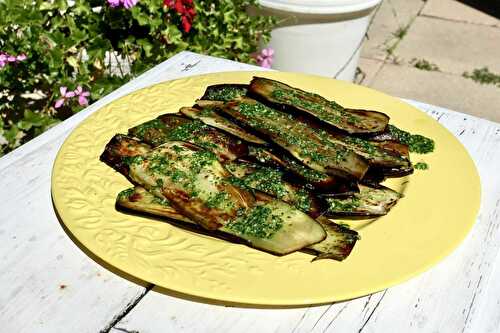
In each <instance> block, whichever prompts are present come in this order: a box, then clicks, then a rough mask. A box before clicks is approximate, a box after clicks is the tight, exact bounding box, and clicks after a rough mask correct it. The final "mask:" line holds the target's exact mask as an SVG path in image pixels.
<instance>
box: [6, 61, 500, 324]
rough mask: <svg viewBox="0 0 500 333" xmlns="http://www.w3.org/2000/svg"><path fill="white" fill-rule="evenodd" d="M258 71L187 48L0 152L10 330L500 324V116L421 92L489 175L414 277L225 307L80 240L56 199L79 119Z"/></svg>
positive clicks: (423, 106)
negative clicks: (175, 85)
mask: <svg viewBox="0 0 500 333" xmlns="http://www.w3.org/2000/svg"><path fill="white" fill-rule="evenodd" d="M259 69H261V68H257V67H254V66H249V65H245V64H240V63H236V62H231V61H227V60H222V59H218V58H212V57H207V56H201V55H198V54H194V53H189V52H183V53H180V54H178V55H176V56H175V57H172V58H171V59H169V60H167V61H165V62H164V63H162V64H160V65H158V66H156V67H155V68H154V69H152V70H150V71H149V72H147V73H145V74H144V75H142V76H140V77H139V78H137V79H135V80H133V81H132V82H130V83H128V84H126V85H124V86H123V87H121V88H120V89H118V90H116V91H115V92H113V93H112V94H110V95H108V96H106V97H105V98H103V99H102V100H100V101H99V102H97V103H95V104H93V105H91V106H90V107H88V108H87V109H85V110H84V111H82V112H80V113H78V114H77V115H75V116H73V117H71V118H70V119H68V120H66V121H64V122H63V123H61V124H59V125H57V126H56V127H54V128H52V129H51V130H49V131H47V132H46V133H44V134H42V135H41V136H39V137H37V138H36V139H34V140H32V141H31V142H30V143H28V144H26V145H24V146H22V147H20V148H18V149H17V150H15V151H14V152H12V153H10V154H8V155H6V156H4V157H2V158H1V159H0V258H1V259H0V290H1V291H0V331H1V332H99V331H103V332H113V333H120V332H141V333H143V332H180V331H182V332H238V333H239V332H275V331H276V332H361V331H363V332H384V333H386V332H432V333H434V332H453V333H454V332H474V333H476V332H500V256H499V245H500V232H499V230H498V229H499V224H500V217H499V212H500V124H497V123H493V122H490V121H487V120H483V119H479V118H475V117H472V116H469V115H465V114H462V113H458V112H454V111H449V110H445V109H443V108H439V107H436V106H432V105H426V104H422V103H418V102H415V101H408V102H409V103H411V104H413V105H414V106H416V107H418V108H420V109H422V110H424V111H425V112H427V113H428V114H430V115H431V116H433V117H434V118H436V119H438V120H439V122H440V123H441V124H443V125H444V126H445V127H446V128H448V129H449V130H450V131H451V132H452V133H454V134H455V135H456V136H457V137H458V139H459V140H460V141H461V142H462V144H464V146H465V147H466V148H467V150H468V151H469V153H470V154H471V156H472V158H473V159H474V161H475V163H476V165H477V167H478V169H479V173H480V175H481V179H482V201H481V210H480V214H479V217H478V219H477V223H476V225H475V227H474V228H473V230H472V232H471V233H470V234H469V236H468V237H467V239H466V240H465V241H464V242H463V243H462V245H461V246H460V247H459V248H457V249H456V250H455V251H454V252H453V254H452V255H450V256H449V257H447V258H446V259H445V260H444V261H442V262H441V263H440V264H438V265H437V266H435V267H434V268H432V269H431V270H429V271H427V272H426V273H424V274H421V275H420V276H418V277H416V278H413V279H412V280H410V281H408V282H406V283H403V284H401V285H398V286H396V287H393V288H390V289H387V290H384V291H382V292H379V293H376V294H372V295H369V296H366V297H362V298H358V299H355V300H352V301H347V302H340V303H335V304H330V305H323V306H312V307H303V308H288V309H256V308H233V307H224V306H220V305H212V304H205V303H198V302H194V301H190V300H186V299H183V298H177V297H175V296H173V295H172V294H167V293H166V292H165V291H163V290H161V289H160V288H158V287H155V286H152V285H144V284H143V283H140V282H136V281H134V279H133V278H129V279H125V278H123V277H121V276H118V275H115V274H114V273H111V272H110V271H109V270H107V269H106V268H104V267H102V266H100V265H99V264H97V263H96V262H94V261H93V260H92V259H91V258H90V257H89V256H87V255H86V254H85V253H83V252H82V250H80V248H79V247H77V246H76V245H75V244H74V243H73V242H72V241H71V239H70V238H69V237H68V236H67V234H66V233H65V232H64V230H63V229H62V227H61V225H60V224H59V222H58V219H57V217H56V215H55V212H54V208H53V206H52V201H51V195H50V175H51V170H52V164H53V162H54V158H55V156H56V153H57V151H58V150H59V148H60V146H61V144H62V143H63V141H64V139H65V138H66V137H67V136H68V134H69V133H70V132H71V130H72V129H73V128H74V127H75V126H76V125H78V124H79V123H80V122H81V121H82V120H84V119H85V118H86V117H87V116H88V115H90V114H91V113H92V112H94V111H96V110H97V109H99V108H100V107H102V106H103V105H105V104H107V103H109V102H110V101H112V100H114V99H116V98H119V97H120V96H123V95H125V94H127V93H129V92H131V91H133V90H136V89H138V88H142V87H145V86H148V85H151V84H155V83H158V82H161V81H165V80H170V79H175V78H179V77H183V76H189V75H195V74H202V73H210V72H219V71H234V70H259ZM457 167H460V166H457ZM464 191H467V188H464Z"/></svg>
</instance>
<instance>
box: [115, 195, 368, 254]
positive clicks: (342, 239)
mask: <svg viewBox="0 0 500 333" xmlns="http://www.w3.org/2000/svg"><path fill="white" fill-rule="evenodd" d="M266 201H269V200H266ZM116 204H117V206H119V207H122V208H126V209H129V210H133V211H136V212H141V213H147V214H152V215H155V216H162V217H167V218H170V219H173V220H175V221H180V222H184V223H185V225H190V226H197V224H196V223H195V222H193V221H191V220H190V219H188V218H187V217H184V216H183V215H182V214H179V213H178V212H177V211H176V210H175V209H174V208H172V206H171V205H170V203H169V202H168V201H166V200H163V199H158V198H157V197H155V196H154V195H153V194H151V193H149V192H148V191H146V190H145V189H144V188H142V187H139V186H136V187H134V188H130V189H127V190H124V191H122V192H120V194H119V195H118V198H117V201H116ZM317 222H318V223H319V224H320V225H321V226H322V227H323V229H324V230H325V232H326V238H325V239H324V240H323V241H321V242H319V243H316V244H313V245H310V246H308V247H307V248H304V249H302V250H303V251H304V252H306V253H312V254H316V255H317V257H316V258H315V259H314V260H316V259H327V258H329V259H334V260H338V261H342V260H344V259H345V258H347V256H348V255H349V254H350V253H351V251H352V249H353V247H354V245H355V243H356V241H357V239H358V233H357V232H356V231H353V230H350V229H348V228H345V227H342V226H340V225H338V224H335V223H333V222H331V221H330V220H328V219H326V218H324V217H320V218H318V219H317ZM197 231H201V232H203V230H202V229H198V230H197ZM209 235H211V236H214V237H218V238H223V239H226V238H227V237H226V235H232V236H238V235H237V234H235V233H234V232H233V231H232V230H231V229H225V228H221V229H219V230H216V231H214V232H211V233H210V234H209ZM231 240H234V239H231Z"/></svg>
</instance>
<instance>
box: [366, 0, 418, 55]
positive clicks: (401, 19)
mask: <svg viewBox="0 0 500 333" xmlns="http://www.w3.org/2000/svg"><path fill="white" fill-rule="evenodd" d="M424 4H425V1H424V0H383V1H382V3H381V5H380V8H378V10H377V11H376V12H375V17H374V18H373V22H372V24H371V25H370V28H369V29H368V39H367V40H366V41H365V44H364V45H363V49H362V51H361V56H363V57H365V58H372V59H379V60H383V59H385V58H386V56H387V52H386V49H387V48H388V47H390V46H391V45H392V43H394V42H395V40H396V38H395V37H394V34H395V33H396V32H397V31H398V29H404V28H405V27H406V26H408V24H410V23H411V21H412V20H413V19H414V18H415V17H416V16H417V15H418V13H419V12H420V10H421V9H422V7H423V6H424Z"/></svg>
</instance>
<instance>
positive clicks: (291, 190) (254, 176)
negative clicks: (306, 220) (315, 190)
mask: <svg viewBox="0 0 500 333" xmlns="http://www.w3.org/2000/svg"><path fill="white" fill-rule="evenodd" d="M224 166H225V167H226V169H227V170H228V171H229V172H230V173H231V174H232V175H233V176H234V177H235V178H234V179H233V180H232V182H233V184H234V185H236V186H240V187H243V188H250V189H252V190H257V191H261V192H263V193H266V194H268V195H269V196H271V197H274V198H277V199H279V200H282V201H284V202H286V203H288V204H290V205H293V206H295V207H296V208H297V209H299V210H301V211H303V212H304V213H306V214H308V215H309V216H311V217H317V216H319V215H320V213H321V211H320V202H319V200H318V199H317V198H316V197H314V196H313V195H311V193H310V192H309V191H308V190H307V189H306V188H305V187H303V186H298V185H295V184H291V183H288V182H286V181H285V180H284V173H283V172H282V171H280V170H278V169H274V168H270V167H265V166H260V165H257V164H253V163H246V162H241V161H238V162H229V163H226V164H225V165H224Z"/></svg>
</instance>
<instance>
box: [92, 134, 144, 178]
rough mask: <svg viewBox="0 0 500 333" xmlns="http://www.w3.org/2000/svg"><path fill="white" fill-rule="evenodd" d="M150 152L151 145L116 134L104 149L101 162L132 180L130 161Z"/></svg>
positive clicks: (100, 158)
mask: <svg viewBox="0 0 500 333" xmlns="http://www.w3.org/2000/svg"><path fill="white" fill-rule="evenodd" d="M150 150H151V146H150V145H147V144H145V143H143V142H141V141H139V140H137V139H134V138H132V137H129V136H127V135H123V134H116V135H114V136H113V137H112V138H111V140H110V141H109V142H108V144H107V145H106V147H105V148H104V151H103V153H102V154H101V156H100V157H99V160H100V161H101V162H104V163H105V164H107V165H108V166H110V167H111V168H113V169H114V170H115V171H118V172H119V173H121V174H122V175H124V176H125V177H127V178H128V179H129V180H130V178H129V171H130V168H129V166H130V164H129V159H130V158H132V157H134V156H139V155H142V154H145V153H147V152H148V151H150Z"/></svg>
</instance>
